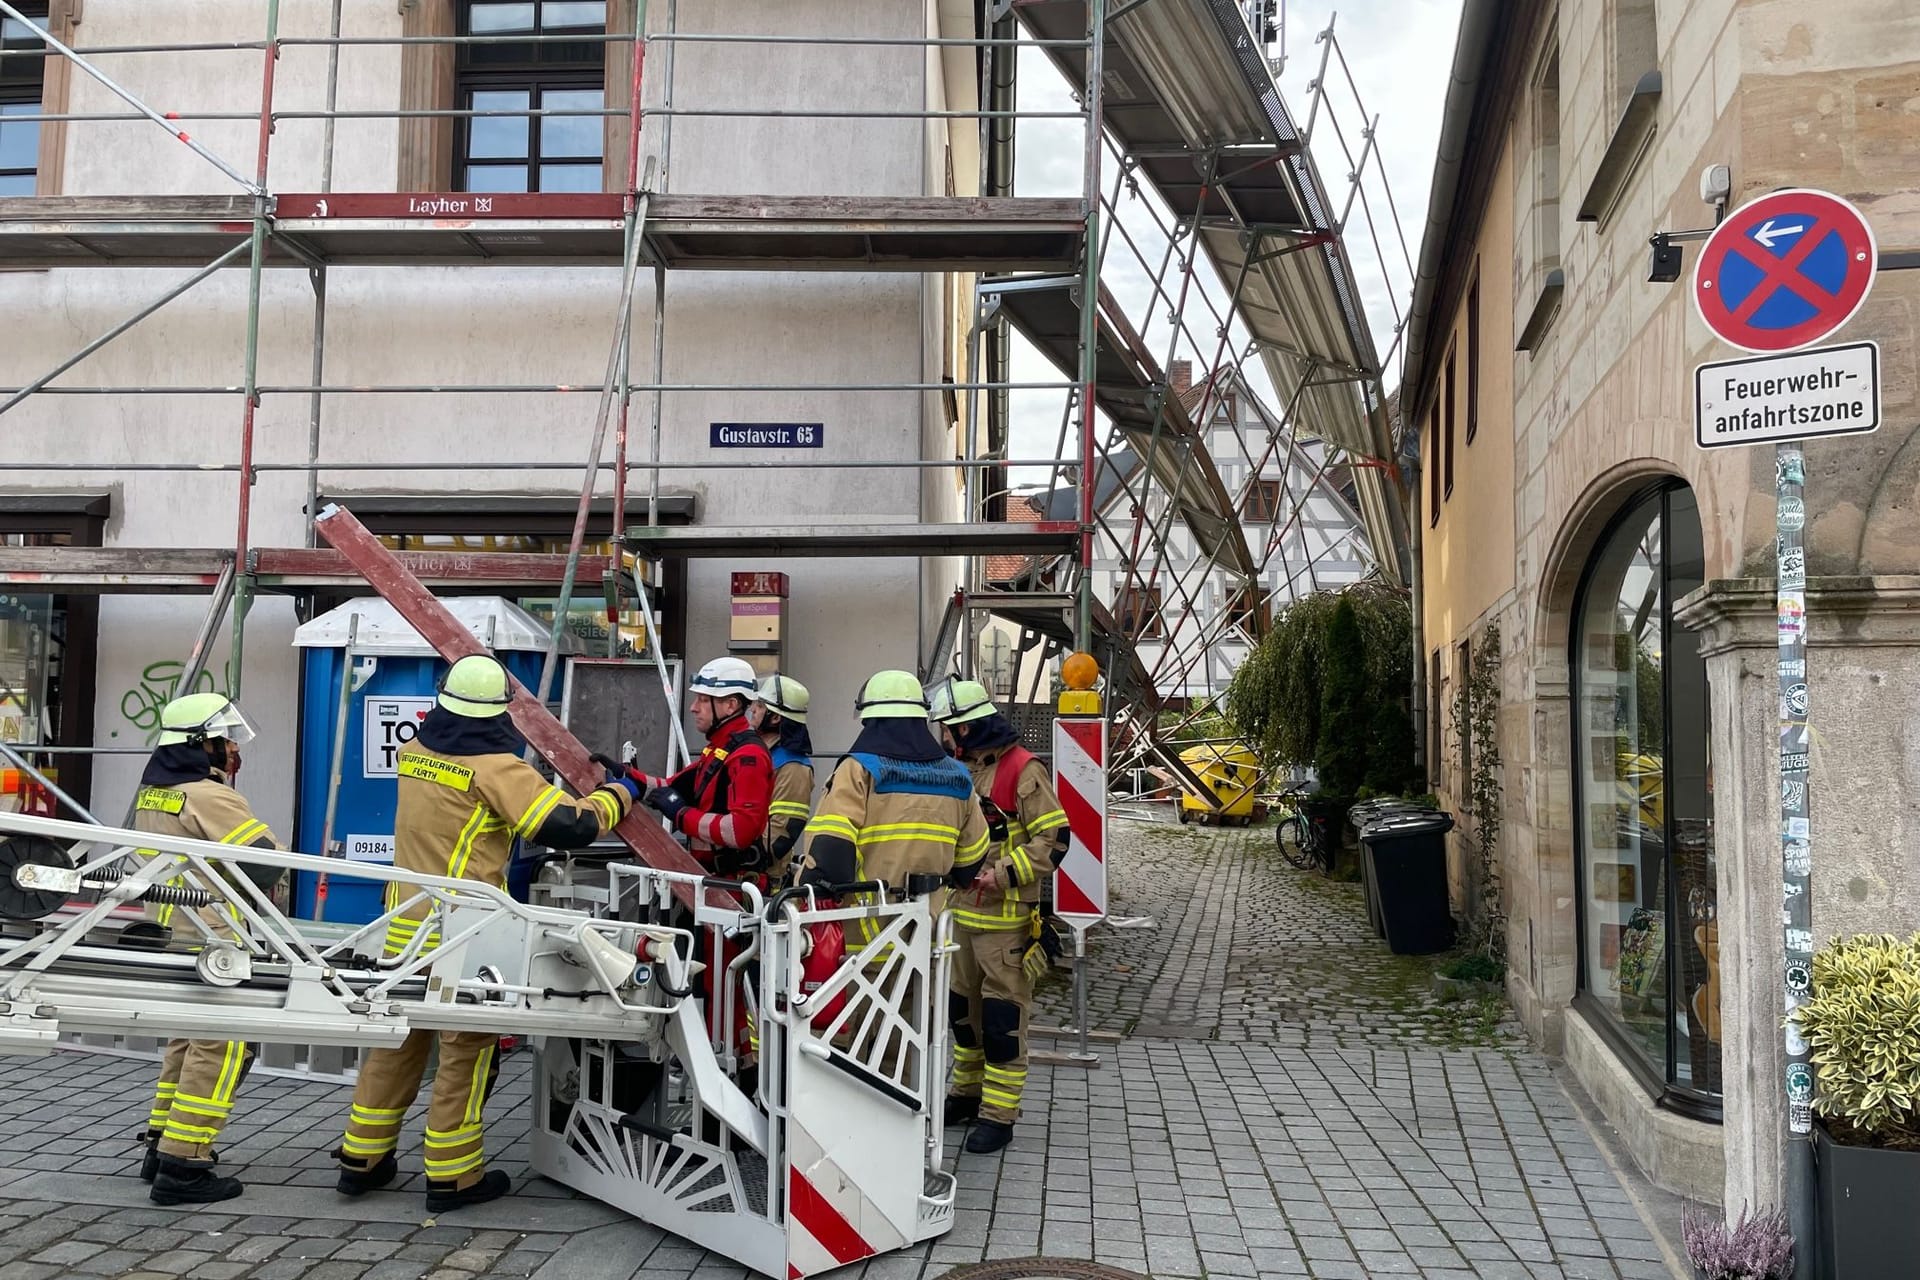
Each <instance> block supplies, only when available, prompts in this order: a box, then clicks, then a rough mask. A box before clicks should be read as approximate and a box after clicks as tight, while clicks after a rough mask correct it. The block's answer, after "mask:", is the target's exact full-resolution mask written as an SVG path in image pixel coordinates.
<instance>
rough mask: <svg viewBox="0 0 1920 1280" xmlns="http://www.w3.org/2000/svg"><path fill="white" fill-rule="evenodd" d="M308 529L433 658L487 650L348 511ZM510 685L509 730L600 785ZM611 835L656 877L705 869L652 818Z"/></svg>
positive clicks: (688, 899) (587, 764) (630, 818)
mask: <svg viewBox="0 0 1920 1280" xmlns="http://www.w3.org/2000/svg"><path fill="white" fill-rule="evenodd" d="M313 524H314V529H315V530H316V531H317V532H318V533H319V535H320V536H321V537H322V538H324V539H326V541H327V545H328V546H330V547H332V548H333V549H334V550H336V551H338V552H339V553H340V554H341V555H343V556H345V557H346V559H347V563H349V564H351V565H352V566H353V567H354V568H355V569H357V570H358V571H359V572H360V575H361V576H362V577H364V578H365V579H366V580H367V583H368V585H369V586H371V587H372V588H373V589H374V590H375V591H378V592H379V593H380V594H381V595H382V596H383V597H385V598H386V600H387V602H388V603H389V604H391V605H392V606H393V607H394V608H395V609H396V610H398V611H399V614H400V616H401V617H402V618H405V619H406V620H407V622H408V623H409V624H410V625H411V626H412V627H413V629H414V630H415V631H417V632H419V633H420V637H421V639H423V640H425V641H426V642H427V643H428V644H430V645H432V646H433V649H434V652H436V653H438V654H439V655H440V656H441V657H442V658H445V659H446V660H447V661H448V662H453V661H456V660H458V659H460V658H464V657H468V656H470V655H472V654H476V653H485V652H486V647H485V646H484V645H482V644H481V643H480V642H479V641H478V640H476V639H474V637H473V633H472V632H470V631H468V630H467V629H466V628H465V627H463V626H461V625H460V623H459V622H458V621H457V620H456V619H455V618H454V616H453V615H452V614H451V613H449V612H448V611H447V608H446V606H445V605H443V604H441V603H440V601H439V600H438V599H437V598H435V596H434V594H433V593H432V592H431V591H428V590H427V589H426V588H425V587H424V586H422V585H421V584H420V580H419V579H418V578H416V577H414V576H413V574H412V572H411V571H410V570H408V568H407V566H406V565H405V564H403V563H401V561H400V558H399V557H398V556H396V555H394V554H393V552H391V551H389V550H388V549H387V548H386V547H384V546H382V545H381V543H380V540H379V539H378V538H376V537H374V536H373V534H371V533H369V532H368V531H367V527H366V526H365V525H363V524H361V523H360V521H359V520H358V519H356V518H355V517H354V515H353V513H352V512H350V511H348V510H347V509H346V508H345V507H342V506H339V505H337V504H329V505H328V506H327V507H326V508H325V509H323V510H322V511H321V512H320V514H319V516H318V517H316V518H315V520H314V522H313ZM507 679H508V681H509V682H510V683H511V684H512V686H513V702H512V703H511V704H510V705H509V706H508V707H507V715H508V716H510V717H511V718H512V720H513V727H514V728H516V729H518V730H519V731H520V733H521V736H523V737H525V738H526V740H527V743H528V745H529V746H531V747H532V748H533V749H534V750H535V751H538V752H539V753H540V756H541V758H542V759H544V760H545V761H546V762H547V763H548V764H550V765H552V766H553V769H554V772H555V773H556V774H558V775H559V776H560V778H561V779H562V780H563V781H565V782H566V783H567V784H568V785H569V786H571V787H572V788H573V789H574V790H575V791H577V792H579V793H580V794H581V795H585V794H586V793H587V792H589V791H591V790H593V788H594V787H596V786H598V785H599V784H600V777H601V773H600V766H599V765H597V764H595V763H594V762H593V761H592V760H591V759H590V758H589V757H588V754H587V749H586V748H585V747H583V746H581V745H580V743H579V740H578V739H576V738H575V737H574V736H573V735H572V734H571V733H568V732H567V729H566V726H565V725H563V724H561V723H560V721H559V720H557V719H555V718H554V715H553V713H552V712H550V711H548V710H547V708H546V706H545V705H544V704H543V703H541V702H540V701H539V700H538V699H537V698H535V697H534V696H533V693H532V692H531V691H530V690H528V689H527V687H526V686H525V685H523V684H521V683H520V682H519V681H518V680H515V679H514V678H513V676H512V675H508V677H507ZM614 834H615V835H617V836H619V837H620V840H621V841H622V843H624V844H625V845H626V846H627V847H628V848H629V849H631V850H633V852H634V854H635V855H636V856H637V857H639V859H640V861H642V862H643V863H645V864H646V865H647V866H649V867H652V868H653V869H654V870H656V871H679V872H685V873H687V874H689V875H704V874H705V868H703V867H701V865H700V864H699V863H698V862H696V861H694V859H693V855H691V854H689V853H688V852H687V851H686V850H685V849H682V848H681V847H680V846H679V845H678V844H676V843H674V841H673V838H672V837H670V836H669V835H667V833H666V832H664V831H662V830H661V829H660V827H659V825H658V823H657V822H656V821H655V820H654V818H653V817H652V816H651V815H650V814H647V813H645V812H641V811H634V812H629V813H628V814H627V816H626V817H625V818H624V819H623V820H622V821H621V823H620V825H619V826H618V827H616V828H614ZM674 895H675V896H676V897H677V898H679V899H680V901H681V902H682V903H683V904H684V905H685V906H686V907H687V908H688V909H690V910H691V909H692V907H693V905H694V904H693V891H692V890H691V888H689V887H688V886H686V885H684V884H680V883H676V884H675V885H674ZM707 895H708V896H707V900H708V902H709V904H711V905H715V906H720V905H730V904H729V903H728V900H727V897H726V895H724V894H723V893H721V891H719V890H715V889H709V890H708V891H707Z"/></svg>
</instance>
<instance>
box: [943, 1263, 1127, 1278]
mask: <svg viewBox="0 0 1920 1280" xmlns="http://www.w3.org/2000/svg"><path fill="white" fill-rule="evenodd" d="M941 1280H1149V1278H1148V1277H1146V1276H1143V1275H1140V1274H1139V1273H1137V1272H1133V1271H1122V1270H1120V1268H1118V1267H1103V1266H1099V1265H1098V1264H1096V1263H1092V1262H1080V1261H1076V1260H1075V1259H1073V1258H1001V1259H999V1260H997V1261H994V1262H982V1263H981V1264H979V1265H978V1266H973V1267H957V1268H955V1269H954V1270H952V1271H949V1272H946V1273H945V1274H944V1275H943V1276H942V1278H941Z"/></svg>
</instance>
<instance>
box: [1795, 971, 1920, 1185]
mask: <svg viewBox="0 0 1920 1280" xmlns="http://www.w3.org/2000/svg"><path fill="white" fill-rule="evenodd" d="M1793 1017H1794V1018H1795V1020H1796V1021H1798V1023H1799V1024H1800V1030H1801V1033H1802V1034H1803V1035H1805V1036H1806V1038H1807V1044H1808V1045H1809V1047H1810V1048H1811V1050H1812V1055H1811V1056H1812V1059H1813V1065H1814V1070H1815V1078H1816V1079H1817V1081H1818V1082H1819V1092H1818V1095H1817V1096H1816V1097H1815V1099H1814V1104H1813V1105H1814V1110H1816V1111H1818V1112H1819V1113H1820V1114H1821V1115H1822V1116H1825V1117H1827V1119H1828V1121H1829V1122H1830V1124H1829V1127H1830V1128H1832V1129H1833V1131H1834V1136H1835V1137H1836V1138H1839V1139H1840V1140H1841V1141H1843V1142H1847V1143H1849V1144H1851V1145H1857V1146H1873V1147H1893V1148H1897V1149H1899V1150H1903V1151H1920V933H1916V934H1914V935H1913V936H1912V937H1911V938H1907V939H1905V940H1902V939H1900V938H1896V937H1894V936H1893V935H1892V934H1861V935H1859V936H1856V937H1852V938H1844V939H1840V940H1837V941H1834V942H1831V943H1828V944H1827V945H1826V946H1825V947H1823V948H1821V949H1820V950H1819V951H1818V952H1817V953H1815V955H1814V957H1813V994H1812V996H1811V997H1810V998H1808V999H1807V1000H1806V1002H1805V1003H1803V1004H1802V1005H1801V1006H1800V1007H1799V1008H1798V1009H1797V1010H1795V1011H1794V1014H1793Z"/></svg>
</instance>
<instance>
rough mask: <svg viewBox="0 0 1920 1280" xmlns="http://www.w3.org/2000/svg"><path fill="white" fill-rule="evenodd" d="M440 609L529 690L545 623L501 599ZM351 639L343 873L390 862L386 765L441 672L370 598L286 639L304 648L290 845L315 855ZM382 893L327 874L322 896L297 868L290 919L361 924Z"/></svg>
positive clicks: (414, 727)
mask: <svg viewBox="0 0 1920 1280" xmlns="http://www.w3.org/2000/svg"><path fill="white" fill-rule="evenodd" d="M441 603H443V604H444V605H445V606H446V607H447V609H448V611H449V612H451V613H452V614H453V616H454V617H455V618H456V619H457V620H458V621H459V622H460V624H461V625H462V626H464V627H465V628H466V629H467V630H468V631H470V632H471V633H472V634H473V636H474V638H475V639H477V640H479V641H480V643H482V644H484V645H486V646H487V647H488V648H489V649H491V650H492V651H493V653H494V655H495V656H496V657H498V658H499V659H500V661H501V662H503V663H505V664H506V667H507V670H509V671H511V672H512V673H513V674H514V677H515V678H516V679H518V680H519V681H520V682H521V683H522V684H524V685H526V686H527V687H528V688H537V687H538V685H539V683H540V667H541V665H542V663H544V662H545V660H546V653H547V650H548V649H549V648H550V647H551V634H550V632H549V630H548V627H547V624H545V623H543V622H541V621H540V620H539V619H537V618H535V617H534V616H533V615H532V614H530V613H528V612H527V611H526V610H524V609H522V608H521V607H520V606H519V605H516V604H514V603H513V602H512V601H511V600H506V599H502V598H501V597H499V596H473V597H456V598H453V599H448V600H444V601H442V602H441ZM356 617H357V619H358V621H357V622H356V621H355V619H356ZM349 634H351V635H352V637H353V653H352V666H353V680H354V686H353V690H352V692H351V694H350V695H349V697H348V702H347V731H346V737H345V739H344V741H343V743H342V750H341V767H340V794H339V797H338V799H337V800H336V802H335V812H334V819H333V841H334V844H335V845H336V847H337V848H338V849H339V851H340V852H339V859H340V862H341V870H342V871H343V872H345V871H350V870H351V868H352V866H353V865H354V864H356V863H381V864H385V865H391V864H392V862H393V811H394V802H395V797H396V794H397V792H396V777H397V775H396V774H395V772H394V766H395V761H396V759H397V757H398V756H399V753H400V752H401V751H402V750H404V749H405V748H406V746H407V744H408V743H410V742H412V741H413V738H414V734H415V733H416V732H417V731H418V728H419V724H420V721H421V720H423V719H424V718H425V717H426V714H427V712H428V710H429V709H431V708H432V706H433V699H434V692H435V690H436V689H437V688H438V686H439V682H440V677H441V676H442V675H444V674H445V673H446V670H447V664H446V663H445V662H444V661H443V660H442V659H441V658H440V656H439V655H438V654H437V653H435V652H434V650H433V646H431V645H429V644H428V643H427V642H426V641H425V640H423V639H421V638H420V634H419V633H418V632H417V631H415V630H414V629H413V627H412V626H411V625H409V624H408V623H407V621H406V620H405V619H404V618H402V617H401V616H400V614H399V612H398V611H397V610H395V609H394V607H393V606H392V605H391V604H388V603H387V602H386V601H385V600H382V599H380V598H378V597H374V596H369V597H366V598H364V599H359V600H353V601H350V602H348V603H346V604H343V605H341V606H340V607H339V608H337V609H333V610H330V611H328V612H327V613H324V614H321V615H320V616H319V617H317V618H315V619H314V620H313V621H311V622H309V623H307V624H305V625H304V626H302V627H300V628H299V629H298V630H296V631H295V632H294V636H293V643H294V646H295V647H296V648H298V649H299V650H300V651H301V655H300V660H301V684H302V700H301V707H302V711H301V722H300V770H299V779H298V785H299V795H300V818H299V822H298V823H297V824H296V827H297V832H298V834H297V837H296V847H297V848H300V849H309V850H314V851H316V852H318V851H320V850H321V841H322V833H323V828H324V827H325V825H326V816H327V790H328V786H329V783H330V781H331V778H332V775H333V750H334V737H335V731H334V725H335V720H336V718H337V717H338V715H339V713H340V682H341V680H342V679H343V678H345V677H346V675H347V670H348V661H349V659H348V653H347V644H348V636H349ZM578 648H579V645H578V642H577V641H576V640H574V638H573V637H572V636H571V635H568V636H565V637H563V639H562V642H561V651H562V652H563V653H566V652H573V651H575V650H577V649H578ZM557 684H558V682H556V685H557ZM383 887H384V886H383V885H382V884H381V882H380V881H377V880H362V879H357V878H354V877H352V876H350V875H335V874H329V875H328V877H327V891H326V896H325V899H324V901H322V900H321V899H320V895H319V877H317V876H314V875H310V874H307V873H304V872H303V873H301V874H300V875H299V876H298V877H297V879H296V883H295V885H294V912H295V914H296V915H299V916H301V917H304V918H306V919H309V920H314V919H324V920H326V921H328V922H330V923H336V924H365V923H367V922H368V921H370V920H373V919H375V918H376V917H378V916H380V915H381V914H382V912H383V910H384V908H383V907H382V906H381V895H382V890H383Z"/></svg>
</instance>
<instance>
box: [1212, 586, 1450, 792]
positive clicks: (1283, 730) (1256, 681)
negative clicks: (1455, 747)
mask: <svg viewBox="0 0 1920 1280" xmlns="http://www.w3.org/2000/svg"><path fill="white" fill-rule="evenodd" d="M1343 603H1344V604H1347V605H1348V606H1350V607H1351V610H1352V613H1353V620H1354V621H1355V622H1356V623H1357V624H1358V627H1359V638H1360V645H1359V648H1360V657H1361V706H1362V712H1361V714H1362V721H1361V723H1362V726H1363V728H1362V733H1361V737H1362V743H1361V747H1360V751H1361V760H1360V764H1359V776H1358V778H1357V779H1356V780H1355V781H1354V783H1353V784H1352V788H1351V789H1350V790H1349V792H1348V794H1352V791H1353V790H1357V789H1358V787H1359V785H1361V784H1362V783H1365V784H1367V785H1370V786H1371V787H1372V788H1373V789H1374V790H1375V791H1376V792H1394V791H1399V790H1401V789H1402V788H1404V787H1408V786H1412V785H1415V784H1416V783H1417V782H1418V779H1417V777H1416V775H1415V770H1414V766H1413V749H1414V735H1413V724H1412V717H1411V713H1410V711H1409V710H1408V708H1409V706H1410V701H1411V695H1412V689H1413V656H1412V644H1413V640H1412V636H1413V613H1412V608H1411V605H1410V604H1409V601H1408V597H1407V593H1406V592H1404V591H1402V590H1399V589H1397V588H1393V587H1387V586H1383V585H1381V584H1379V583H1362V584H1360V585H1358V586H1352V587H1347V588H1345V589H1344V590H1341V591H1316V592H1314V593H1313V594H1311V595H1307V596H1302V597H1301V598H1300V599H1298V600H1296V601H1294V602H1293V603H1292V604H1290V605H1288V606H1287V608H1286V609H1285V610H1284V611H1282V612H1281V614H1280V615H1279V616H1278V617H1277V618H1275V619H1274V621H1273V626H1272V628H1271V629H1270V630H1269V631H1268V632H1267V636H1266V638H1265V639H1264V640H1262V641H1261V642H1260V644H1259V645H1258V646H1257V647H1256V648H1255V649H1254V650H1253V652H1252V653H1250V654H1248V655H1247V658H1246V660H1245V661H1243V662H1242V663H1241V664H1240V666H1239V669H1238V670H1236V671H1235V672H1234V673H1233V680H1232V683H1231V684H1229V685H1228V687H1227V693H1226V698H1225V705H1224V707H1223V708H1222V709H1223V710H1224V711H1225V713H1226V718H1227V719H1228V720H1229V721H1230V722H1231V723H1232V725H1233V727H1234V729H1235V730H1236V731H1237V732H1238V733H1239V735H1240V736H1242V737H1244V738H1245V739H1246V740H1247V741H1248V742H1249V743H1250V744H1251V745H1252V746H1253V747H1254V749H1255V750H1257V751H1258V752H1259V753H1260V755H1261V756H1262V757H1263V758H1264V759H1265V760H1267V761H1269V762H1270V763H1271V764H1272V765H1275V766H1278V767H1281V768H1314V769H1319V770H1321V772H1322V773H1323V774H1324V772H1325V770H1324V766H1323V764H1322V762H1321V760H1320V749H1321V741H1322V737H1323V733H1322V726H1323V720H1322V715H1323V710H1324V704H1325V697H1326V684H1327V680H1328V677H1329V674H1330V673H1329V672H1328V671H1327V669H1326V662H1327V653H1328V629H1329V627H1330V626H1331V625H1332V622H1333V617H1334V614H1335V613H1336V612H1338V611H1339V609H1340V606H1341V605H1342V604H1343ZM1388 706H1393V707H1397V708H1398V711H1399V714H1397V715H1395V714H1389V713H1385V712H1383V708H1386V707H1388ZM1403 723H1404V725H1405V728H1404V730H1403V729H1402V728H1401V725H1402V724H1403ZM1382 739H1385V741H1382ZM1322 783H1323V785H1327V784H1326V779H1325V778H1324V776H1323V778H1322Z"/></svg>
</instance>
